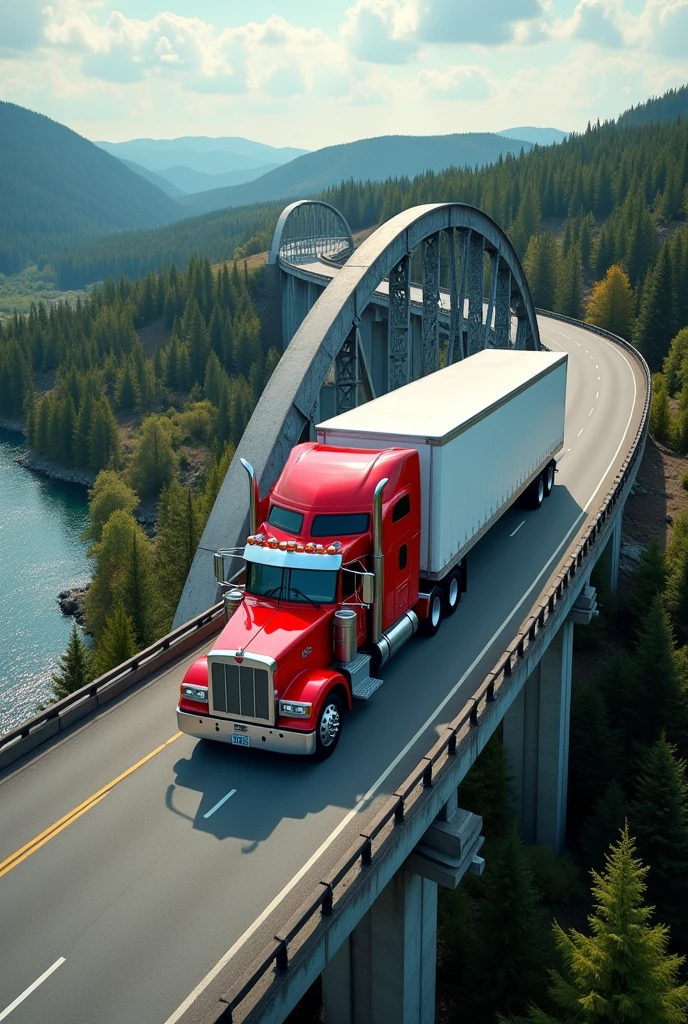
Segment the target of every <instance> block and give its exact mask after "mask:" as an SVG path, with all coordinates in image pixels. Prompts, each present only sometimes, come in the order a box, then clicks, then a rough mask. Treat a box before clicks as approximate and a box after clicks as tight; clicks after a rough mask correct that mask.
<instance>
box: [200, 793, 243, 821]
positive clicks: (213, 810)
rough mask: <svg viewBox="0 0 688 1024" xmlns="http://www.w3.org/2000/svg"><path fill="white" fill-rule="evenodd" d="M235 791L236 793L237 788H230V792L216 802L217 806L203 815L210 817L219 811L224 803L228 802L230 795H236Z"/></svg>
mask: <svg viewBox="0 0 688 1024" xmlns="http://www.w3.org/2000/svg"><path fill="white" fill-rule="evenodd" d="M235 793H236V789H230V791H229V793H227V794H226V795H225V796H223V797H222V799H221V800H218V801H217V803H216V804H215V806H214V807H211V808H210V810H209V811H207V813H206V814H204V815H203V817H204V818H209V817H210V815H211V814H214V813H215V811H219V810H220V808H221V807H222V805H223V804H226V803H227V801H228V800H229V798H230V796H234V794H235Z"/></svg>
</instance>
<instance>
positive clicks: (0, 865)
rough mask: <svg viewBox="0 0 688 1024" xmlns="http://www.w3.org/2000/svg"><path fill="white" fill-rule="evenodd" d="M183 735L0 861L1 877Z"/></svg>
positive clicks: (119, 776) (162, 746)
mask: <svg viewBox="0 0 688 1024" xmlns="http://www.w3.org/2000/svg"><path fill="white" fill-rule="evenodd" d="M181 735H182V734H181V733H180V732H176V733H175V734H174V736H170V738H169V739H168V740H165V742H164V743H161V744H160V746H159V747H156V748H155V750H151V752H150V754H146V756H145V757H142V758H141V760H140V761H137V762H136V764H133V765H132V766H131V768H127V770H126V771H124V772H122V774H121V775H118V776H117V778H116V779H112V781H111V782H108V783H107V785H105V786H103V788H102V789H99V790H98V792H97V793H93V794H91V796H89V797H87V799H86V800H84V801H83V802H82V803H80V804H79V806H78V807H74V808H73V810H71V811H69V813H68V814H65V815H63V817H61V818H59V819H58V821H55V822H53V824H52V825H50V826H49V827H48V828H46V829H44V830H43V832H41V833H39V835H37V836H35V837H34V838H33V839H32V840H31V841H30V842H28V843H26V844H25V845H24V846H22V847H21V849H19V850H17V851H16V852H15V853H13V854H12V855H11V856H9V857H7V859H6V860H3V861H0V878H2V876H3V875H6V874H7V873H8V871H11V870H12V868H16V866H17V864H21V862H22V861H23V860H26V858H27V857H30V856H31V854H32V853H35V852H36V850H40V848H41V846H45V844H46V843H47V842H49V840H51V839H52V838H53V837H54V836H56V835H59V833H60V832H62V831H63V829H65V828H67V827H68V826H69V825H71V824H72V822H74V821H76V820H77V818H80V817H81V815H82V814H85V813H86V811H90V810H91V808H92V807H95V806H96V804H99V803H100V801H101V800H103V799H104V798H105V797H106V796H107V795H108V793H109V792H110V791H111V790H112V789H114V788H115V786H116V785H118V783H120V782H122V781H123V780H124V779H126V778H128V777H129V776H130V775H133V773H134V772H135V771H136V770H137V769H138V768H141V767H142V766H143V765H144V764H146V762H148V761H150V760H151V759H152V758H154V757H155V756H156V754H159V753H160V752H161V751H163V750H164V749H165V747H169V745H170V743H174V741H175V740H178V739H179V737H180V736H181Z"/></svg>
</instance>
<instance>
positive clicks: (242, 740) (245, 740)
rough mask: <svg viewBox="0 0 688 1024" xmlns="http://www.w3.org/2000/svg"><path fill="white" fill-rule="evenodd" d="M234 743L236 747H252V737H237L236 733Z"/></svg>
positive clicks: (233, 734) (233, 735)
mask: <svg viewBox="0 0 688 1024" xmlns="http://www.w3.org/2000/svg"><path fill="white" fill-rule="evenodd" d="M232 743H233V744H234V746H235V747H250V746H251V738H250V736H237V735H236V733H232Z"/></svg>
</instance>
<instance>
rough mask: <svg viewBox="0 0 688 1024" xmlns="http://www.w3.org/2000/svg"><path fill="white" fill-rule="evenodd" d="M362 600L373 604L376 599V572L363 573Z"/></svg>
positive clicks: (364, 602)
mask: <svg viewBox="0 0 688 1024" xmlns="http://www.w3.org/2000/svg"><path fill="white" fill-rule="evenodd" d="M361 584H362V585H361V600H362V601H363V604H373V602H374V601H375V573H372V572H364V573H361Z"/></svg>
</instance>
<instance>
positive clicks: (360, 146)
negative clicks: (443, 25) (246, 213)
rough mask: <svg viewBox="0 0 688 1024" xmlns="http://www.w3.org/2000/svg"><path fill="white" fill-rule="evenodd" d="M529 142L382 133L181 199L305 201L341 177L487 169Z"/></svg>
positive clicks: (195, 207) (198, 205) (201, 208)
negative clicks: (477, 167) (474, 168)
mask: <svg viewBox="0 0 688 1024" xmlns="http://www.w3.org/2000/svg"><path fill="white" fill-rule="evenodd" d="M521 148H524V149H530V144H529V143H526V142H521V141H518V140H515V139H508V138H506V137H505V136H502V135H490V134H489V133H479V134H476V133H473V134H471V133H466V134H461V135H423V136H419V135H383V136H381V137H380V138H375V139H360V140H359V141H357V142H347V143H345V144H343V145H340V146H326V147H325V148H324V149H318V150H316V152H315V153H306V154H305V156H300V157H298V158H297V159H296V160H290V161H289V163H287V164H284V166H282V167H277V168H276V169H275V170H274V171H270V173H269V174H264V175H263V176H262V177H260V178H256V179H255V181H251V182H248V184H246V185H236V186H234V187H233V188H224V189H217V190H214V191H211V192H201V193H197V194H195V195H190V196H185V197H184V198H183V199H181V200H180V202H181V203H182V204H183V205H185V206H186V207H187V208H188V210H189V212H190V213H191V212H197V213H200V212H205V211H210V210H218V209H220V208H222V207H226V206H245V205H247V204H248V203H260V202H265V201H266V200H269V199H301V198H303V197H304V196H312V195H313V194H314V193H317V192H320V191H322V189H325V188H328V187H329V186H330V185H334V184H336V183H338V182H340V181H345V180H346V179H348V178H354V179H356V180H357V181H367V180H370V181H382V180H384V179H386V178H389V177H390V175H392V174H395V173H396V172H397V170H398V169H399V168H403V169H404V173H405V174H407V175H409V176H413V175H414V174H420V173H421V172H422V171H428V170H432V171H439V170H441V169H442V168H445V167H452V166H454V167H475V166H479V167H482V166H484V165H485V164H489V163H494V161H495V160H498V159H499V156H500V155H501V154H506V153H519V152H520V150H521Z"/></svg>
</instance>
